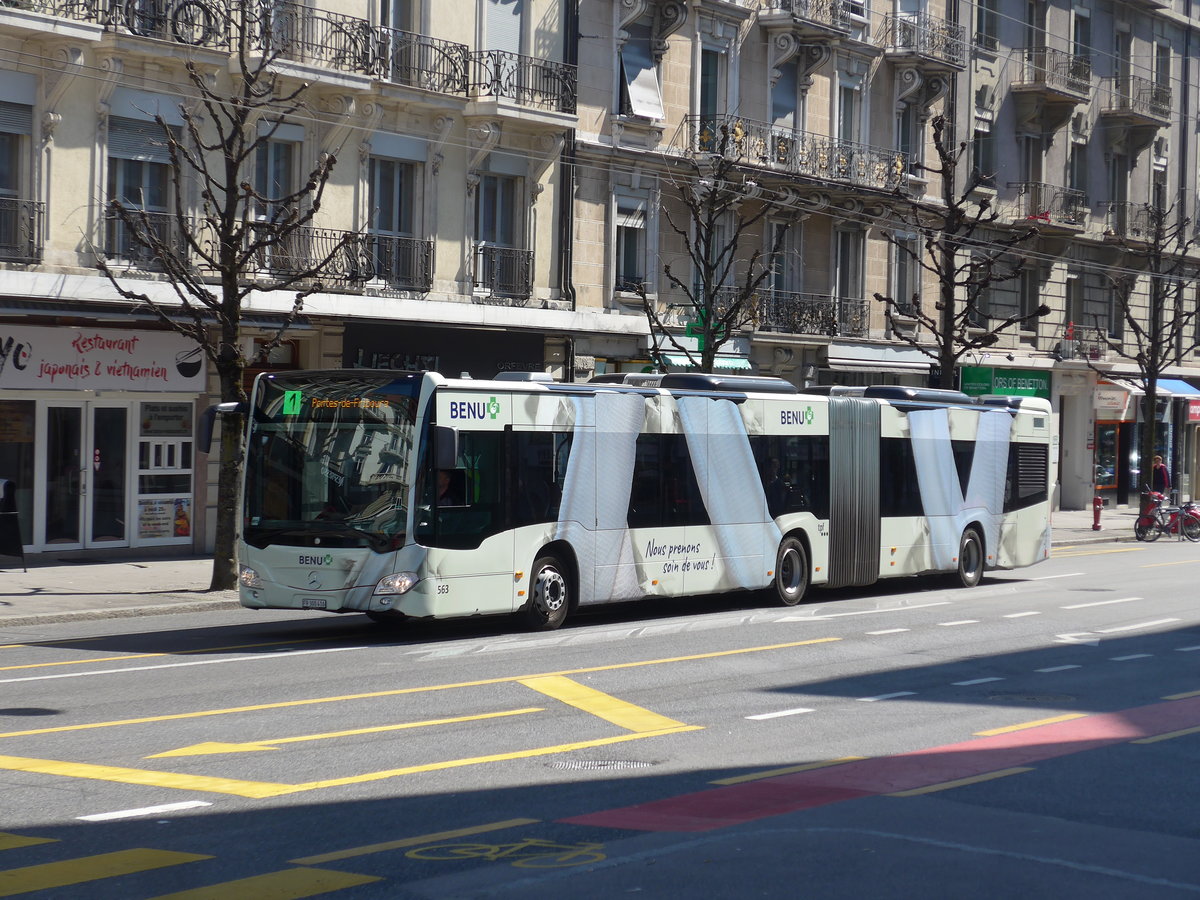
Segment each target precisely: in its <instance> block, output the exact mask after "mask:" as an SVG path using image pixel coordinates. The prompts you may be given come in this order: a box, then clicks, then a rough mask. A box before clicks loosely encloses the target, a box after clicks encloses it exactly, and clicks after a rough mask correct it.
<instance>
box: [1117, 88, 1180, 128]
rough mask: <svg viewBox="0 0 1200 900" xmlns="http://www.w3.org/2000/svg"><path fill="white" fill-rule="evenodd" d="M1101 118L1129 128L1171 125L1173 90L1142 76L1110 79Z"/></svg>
mask: <svg viewBox="0 0 1200 900" xmlns="http://www.w3.org/2000/svg"><path fill="white" fill-rule="evenodd" d="M1100 115H1102V116H1107V117H1110V118H1112V119H1118V120H1122V121H1124V122H1125V123H1126V124H1127V125H1128V126H1132V127H1138V126H1141V127H1147V128H1161V127H1162V126H1164V125H1169V124H1171V88H1170V86H1169V85H1165V84H1156V83H1155V82H1153V81H1151V80H1150V79H1148V78H1142V77H1141V76H1140V75H1126V76H1121V77H1117V78H1106V79H1105V80H1104V90H1103V91H1102V92H1101V101H1100Z"/></svg>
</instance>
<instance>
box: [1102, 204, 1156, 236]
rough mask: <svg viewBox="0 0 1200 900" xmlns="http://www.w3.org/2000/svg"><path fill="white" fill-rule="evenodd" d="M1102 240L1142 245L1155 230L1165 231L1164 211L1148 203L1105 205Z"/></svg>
mask: <svg viewBox="0 0 1200 900" xmlns="http://www.w3.org/2000/svg"><path fill="white" fill-rule="evenodd" d="M1104 206H1105V216H1104V238H1105V239H1106V240H1111V241H1135V242H1138V243H1144V242H1146V241H1149V240H1151V239H1152V238H1153V236H1154V233H1155V231H1156V230H1160V229H1165V228H1166V225H1167V222H1166V211H1165V210H1161V209H1159V208H1157V207H1155V206H1151V205H1150V204H1149V203H1106V204H1104Z"/></svg>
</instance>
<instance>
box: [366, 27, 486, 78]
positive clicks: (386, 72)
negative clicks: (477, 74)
mask: <svg viewBox="0 0 1200 900" xmlns="http://www.w3.org/2000/svg"><path fill="white" fill-rule="evenodd" d="M376 33H377V35H378V54H379V58H378V62H377V68H378V71H379V74H380V75H381V77H383V78H384V79H386V80H387V81H391V82H393V83H395V84H405V85H408V86H409V87H416V88H422V89H423V90H426V91H437V92H438V93H442V94H466V92H467V57H468V51H467V47H466V45H465V44H456V43H454V42H453V41H443V40H440V39H438V38H431V37H425V36H424V35H420V34H410V33H409V32H407V31H399V30H397V29H395V28H378V29H376Z"/></svg>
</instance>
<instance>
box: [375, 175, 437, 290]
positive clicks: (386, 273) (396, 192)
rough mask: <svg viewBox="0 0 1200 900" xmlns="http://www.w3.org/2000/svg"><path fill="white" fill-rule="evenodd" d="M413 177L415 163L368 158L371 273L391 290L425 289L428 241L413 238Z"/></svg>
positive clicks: (428, 267)
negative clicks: (390, 287)
mask: <svg viewBox="0 0 1200 900" xmlns="http://www.w3.org/2000/svg"><path fill="white" fill-rule="evenodd" d="M417 174H418V166H417V164H416V163H411V162H401V161H399V160H394V159H384V158H381V157H375V156H373V157H371V161H370V166H369V172H368V178H369V184H370V208H371V216H370V246H371V260H372V263H373V265H374V272H373V273H372V274H373V275H374V277H376V278H381V279H383V280H384V281H386V282H387V283H388V284H390V285H392V286H393V287H397V288H408V289H416V290H428V289H429V287H430V280H431V278H432V272H433V269H432V265H433V262H432V256H431V253H430V247H429V242H428V241H424V240H417V239H416V229H417V227H418V224H417V219H418V216H417V214H416V211H417V210H418V209H420V204H419V201H418V198H417Z"/></svg>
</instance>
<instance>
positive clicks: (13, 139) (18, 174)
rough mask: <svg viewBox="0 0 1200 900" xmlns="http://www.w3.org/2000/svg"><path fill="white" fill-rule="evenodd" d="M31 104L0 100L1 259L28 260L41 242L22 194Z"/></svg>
mask: <svg viewBox="0 0 1200 900" xmlns="http://www.w3.org/2000/svg"><path fill="white" fill-rule="evenodd" d="M32 125H33V108H32V107H30V106H27V105H25V104H21V103H7V102H0V259H8V260H17V261H20V262H28V261H31V260H32V259H33V258H34V256H35V253H36V252H37V251H36V249H35V248H40V246H41V234H40V231H41V224H40V219H39V217H38V216H37V215H36V213H35V208H34V204H32V203H30V202H28V201H26V200H24V199H23V198H22V197H21V193H22V188H23V186H24V185H25V181H26V174H25V161H26V159H27V158H28V156H27V154H28V147H29V135H30V132H31V130H32Z"/></svg>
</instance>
